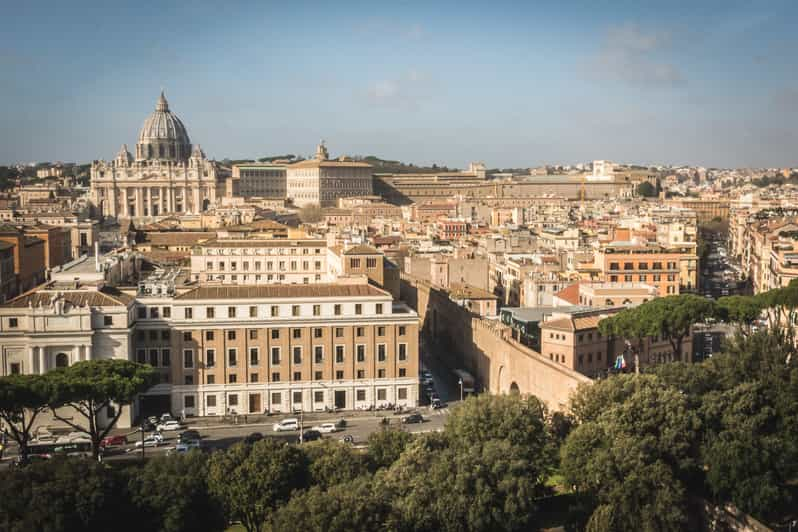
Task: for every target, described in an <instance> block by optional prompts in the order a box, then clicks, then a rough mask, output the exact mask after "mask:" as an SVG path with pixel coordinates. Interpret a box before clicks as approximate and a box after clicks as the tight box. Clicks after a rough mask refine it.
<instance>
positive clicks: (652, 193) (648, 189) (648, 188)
mask: <svg viewBox="0 0 798 532" xmlns="http://www.w3.org/2000/svg"><path fill="white" fill-rule="evenodd" d="M636 191H637V195H638V196H642V197H644V198H655V197H657V187H655V186H654V185H652V184H651V183H649V182H648V181H643V182H642V183H640V184H639V185H637V190H636Z"/></svg>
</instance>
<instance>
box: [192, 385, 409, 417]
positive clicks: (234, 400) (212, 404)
mask: <svg viewBox="0 0 798 532" xmlns="http://www.w3.org/2000/svg"><path fill="white" fill-rule="evenodd" d="M286 393H288V392H286ZM290 397H291V400H292V403H293V404H295V405H301V404H302V402H303V392H301V391H295V392H291V395H290ZM387 397H388V390H387V389H386V388H377V401H385V400H386V399H387ZM396 397H397V398H398V399H399V400H400V401H403V400H405V399H407V388H397V389H396ZM216 399H217V398H216V395H213V394H209V395H206V396H205V405H206V406H207V407H208V408H216V405H217V402H216ZM271 400H272V401H271V402H272V404H273V405H281V404H282V402H283V392H272V394H271ZM365 400H366V390H363V389H360V390H355V401H365ZM249 401H250V405H252V404H260V394H259V393H254V394H253V393H250V394H249ZM313 402H314V403H318V404H324V392H323V391H319V390H317V391H314V392H313ZM238 404H239V403H238V394H237V393H230V394H227V406H228V407H230V408H233V407H237V406H238ZM194 405H195V399H194V396H193V395H185V396H183V406H184V407H185V408H194ZM251 413H255V412H251ZM258 413H259V412H258Z"/></svg>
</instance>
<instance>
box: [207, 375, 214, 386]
mask: <svg viewBox="0 0 798 532" xmlns="http://www.w3.org/2000/svg"><path fill="white" fill-rule="evenodd" d="M207 382H208V384H216V375H208V377H207Z"/></svg>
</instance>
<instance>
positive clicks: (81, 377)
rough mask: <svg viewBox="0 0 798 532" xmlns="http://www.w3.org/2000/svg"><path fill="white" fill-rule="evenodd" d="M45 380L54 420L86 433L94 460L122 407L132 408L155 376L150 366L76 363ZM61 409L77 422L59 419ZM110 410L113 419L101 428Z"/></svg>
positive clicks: (123, 362) (104, 361) (117, 362)
mask: <svg viewBox="0 0 798 532" xmlns="http://www.w3.org/2000/svg"><path fill="white" fill-rule="evenodd" d="M48 377H49V379H50V382H51V385H52V388H51V390H52V398H51V401H50V406H51V410H52V413H53V417H54V418H56V419H58V420H59V421H61V422H62V423H65V424H67V425H69V426H70V427H72V428H73V429H75V430H76V431H78V432H83V433H85V434H86V435H87V436H88V437H89V439H91V444H92V454H93V455H94V457H95V458H96V457H97V456H98V455H99V452H100V442H101V441H102V440H103V438H105V437H106V436H107V435H108V433H109V432H110V431H111V429H112V428H113V427H114V425H116V422H117V421H118V420H119V417H120V416H121V415H122V407H123V406H125V405H129V404H131V403H132V402H133V400H134V399H135V398H136V396H137V395H139V394H140V393H142V392H145V391H147V390H148V389H149V388H150V387H151V386H152V385H153V384H155V382H156V374H155V372H154V371H153V369H152V368H151V367H150V366H146V365H144V364H137V363H135V362H130V361H128V360H117V359H100V360H85V361H82V362H77V363H75V364H73V365H71V366H69V367H67V368H61V369H57V370H54V371H51V372H50V373H49V374H48ZM63 406H67V407H71V408H72V409H73V410H74V412H75V413H76V414H77V417H78V418H80V421H76V420H75V419H74V418H73V417H71V416H65V415H62V413H61V412H59V411H58V408H60V407H63ZM109 410H113V415H110V416H109V417H110V419H108V420H107V422H106V423H105V424H103V423H102V421H101V419H102V416H104V415H106V413H107V412H108V411H109ZM81 421H82V423H81ZM103 425H104V426H103Z"/></svg>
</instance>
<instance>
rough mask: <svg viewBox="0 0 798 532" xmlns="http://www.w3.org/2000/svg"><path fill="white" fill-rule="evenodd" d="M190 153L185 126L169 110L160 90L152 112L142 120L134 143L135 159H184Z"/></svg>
mask: <svg viewBox="0 0 798 532" xmlns="http://www.w3.org/2000/svg"><path fill="white" fill-rule="evenodd" d="M189 155H191V140H190V139H189V138H188V133H187V132H186V126H184V125H183V122H181V121H180V119H179V118H178V117H177V115H175V114H174V113H172V112H171V111H170V110H169V102H167V101H166V97H165V96H164V94H163V91H161V96H160V97H159V98H158V103H157V104H156V106H155V112H153V113H152V114H151V115H150V116H148V117H147V119H146V120H145V121H144V125H143V126H141V131H140V132H139V140H138V143H137V144H136V159H137V160H162V161H184V160H186V159H188V157H189Z"/></svg>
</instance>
